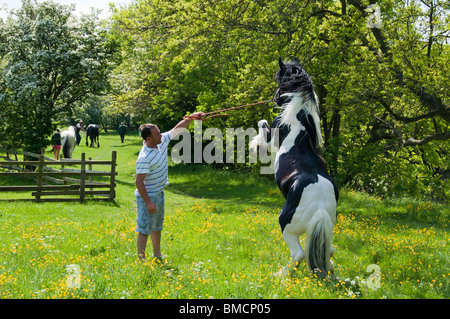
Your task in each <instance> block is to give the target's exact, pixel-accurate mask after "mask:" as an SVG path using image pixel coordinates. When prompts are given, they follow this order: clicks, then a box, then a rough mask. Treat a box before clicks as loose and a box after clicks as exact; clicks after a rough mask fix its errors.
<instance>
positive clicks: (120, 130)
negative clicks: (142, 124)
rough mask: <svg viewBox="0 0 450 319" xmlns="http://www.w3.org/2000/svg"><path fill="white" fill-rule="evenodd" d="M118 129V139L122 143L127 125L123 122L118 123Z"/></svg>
mask: <svg viewBox="0 0 450 319" xmlns="http://www.w3.org/2000/svg"><path fill="white" fill-rule="evenodd" d="M118 131H119V134H120V140H121V141H122V143H123V142H124V141H125V134H126V133H127V127H126V126H125V124H124V123H123V122H122V123H120V125H119V129H118Z"/></svg>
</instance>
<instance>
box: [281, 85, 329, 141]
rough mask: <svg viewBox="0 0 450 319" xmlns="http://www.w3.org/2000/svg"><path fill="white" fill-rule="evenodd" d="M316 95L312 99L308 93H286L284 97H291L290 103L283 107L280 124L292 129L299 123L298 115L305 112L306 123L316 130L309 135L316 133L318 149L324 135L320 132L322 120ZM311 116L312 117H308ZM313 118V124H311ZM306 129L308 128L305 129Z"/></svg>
mask: <svg viewBox="0 0 450 319" xmlns="http://www.w3.org/2000/svg"><path fill="white" fill-rule="evenodd" d="M313 94H314V98H310V97H309V96H308V95H309V94H308V93H306V94H305V93H304V92H300V93H297V92H296V93H285V94H283V95H282V97H289V99H288V102H286V103H284V104H283V105H282V109H283V110H282V111H281V114H280V124H281V125H286V126H288V127H290V126H291V125H292V124H294V123H296V122H297V121H298V119H297V114H299V113H300V111H302V110H303V112H304V113H305V118H306V121H308V124H310V125H311V126H312V127H314V128H315V132H309V131H307V133H308V134H312V133H315V136H314V137H315V141H316V145H314V146H315V147H316V148H320V146H321V145H322V143H323V139H322V134H321V131H320V118H319V104H318V103H317V102H316V101H317V97H316V96H315V93H314V92H313ZM308 115H310V116H308ZM310 118H312V120H313V123H310ZM305 129H306V128H305Z"/></svg>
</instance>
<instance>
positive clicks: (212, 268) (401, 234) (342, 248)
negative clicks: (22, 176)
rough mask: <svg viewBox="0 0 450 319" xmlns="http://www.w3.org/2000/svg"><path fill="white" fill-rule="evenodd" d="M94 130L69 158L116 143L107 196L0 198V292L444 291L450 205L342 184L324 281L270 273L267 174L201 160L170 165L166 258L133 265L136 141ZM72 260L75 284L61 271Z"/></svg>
mask: <svg viewBox="0 0 450 319" xmlns="http://www.w3.org/2000/svg"><path fill="white" fill-rule="evenodd" d="M100 139H101V141H100V142H101V148H100V149H92V148H87V147H84V146H81V147H78V148H76V149H75V152H74V157H75V158H79V157H80V153H81V152H86V155H87V157H93V159H109V158H110V156H111V151H112V150H117V151H118V168H117V170H118V173H119V175H118V176H117V200H116V201H115V203H96V202H87V203H85V204H79V203H76V204H73V203H70V204H69V203H39V204H36V203H28V202H0V205H1V208H0V298H280V299H282V298H336V299H338V298H350V299H352V298H449V297H450V291H449V276H450V272H449V269H448V265H449V249H448V235H447V234H448V227H449V225H448V221H449V214H450V209H449V205H444V204H437V203H433V202H425V201H419V200H415V199H399V200H382V199H379V198H375V197H372V196H369V195H367V194H365V193H361V192H355V191H352V190H348V189H344V190H341V199H340V201H339V205H338V221H337V225H336V227H335V232H334V246H335V248H336V253H335V256H334V258H333V261H334V264H335V273H334V277H333V278H332V280H322V279H319V278H317V277H316V275H314V274H311V273H310V272H309V271H308V270H307V268H306V266H305V264H304V263H303V264H302V265H301V266H299V268H298V272H297V273H296V274H294V275H293V276H290V277H286V278H278V277H275V276H272V273H275V272H277V271H278V270H279V269H280V268H281V267H282V266H284V265H285V264H286V263H288V261H289V250H288V248H287V246H286V244H285V243H284V241H283V239H282V236H281V232H280V229H279V225H278V213H279V210H280V207H281V206H282V205H283V202H284V201H283V198H282V196H281V195H280V193H279V191H278V190H277V187H276V185H275V183H274V182H273V181H271V180H270V179H267V178H262V177H259V176H248V175H245V174H235V173H233V172H228V171H223V170H222V171H218V170H214V169H212V168H211V167H208V166H202V165H174V164H172V165H171V167H170V169H169V179H170V185H169V186H168V187H167V188H166V219H165V228H164V230H163V237H162V250H163V254H164V255H165V257H166V259H165V260H164V261H163V262H156V261H155V260H148V261H147V262H146V263H139V262H138V260H137V253H136V233H135V219H136V207H135V198H134V189H135V186H134V177H135V175H134V174H135V166H134V163H135V160H136V157H137V153H138V152H139V150H140V147H141V145H142V144H141V141H140V140H139V138H138V137H137V135H136V134H131V135H128V136H127V138H126V142H125V144H121V143H120V138H119V136H118V135H117V134H115V133H110V134H102V135H101V138H100ZM8 182H9V181H8ZM22 195H23V194H22ZM22 195H21V196H22ZM11 196H15V194H11V193H8V194H2V193H0V198H10V197H11ZM302 242H304V238H302ZM149 246H150V245H149ZM72 264H75V265H77V266H79V269H80V271H81V273H80V287H74V286H73V285H70V281H68V278H69V273H68V271H67V265H72ZM371 264H376V265H378V266H379V269H380V272H381V279H380V288H378V289H371V288H369V287H367V285H366V284H365V282H366V281H368V280H369V275H370V274H369V273H367V272H366V269H367V267H368V266H369V265H371Z"/></svg>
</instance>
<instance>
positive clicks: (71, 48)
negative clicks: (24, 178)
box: [0, 0, 116, 152]
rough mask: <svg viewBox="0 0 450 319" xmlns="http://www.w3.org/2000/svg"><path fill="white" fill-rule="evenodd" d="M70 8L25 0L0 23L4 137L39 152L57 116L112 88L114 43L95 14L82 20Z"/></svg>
mask: <svg viewBox="0 0 450 319" xmlns="http://www.w3.org/2000/svg"><path fill="white" fill-rule="evenodd" d="M72 10H73V9H71V7H68V6H63V5H59V4H56V3H54V2H40V3H36V2H35V3H33V2H32V1H29V0H24V1H23V2H22V8H21V9H18V10H17V11H15V12H13V13H10V16H9V18H8V19H7V20H6V22H4V23H1V24H0V38H1V39H2V40H3V41H2V46H1V51H2V54H1V60H0V65H1V66H2V70H1V73H0V105H1V107H2V118H1V120H0V123H1V125H2V133H1V134H0V139H1V140H10V141H12V142H13V143H14V145H15V146H24V147H26V148H27V149H29V150H32V151H35V152H39V150H40V148H42V147H45V146H46V145H48V143H49V141H48V136H49V135H50V134H51V133H52V132H53V130H54V125H53V123H54V122H55V121H59V120H61V119H62V117H63V116H64V115H67V114H70V113H71V112H72V108H73V107H74V104H75V103H76V102H78V101H82V100H84V99H86V98H87V96H88V95H89V94H93V95H97V94H102V93H105V92H106V90H107V89H108V86H109V84H108V81H107V80H108V74H109V68H110V67H111V66H112V64H111V61H112V58H113V55H114V52H115V51H116V46H115V44H114V42H113V41H110V40H109V39H108V38H107V37H106V30H105V29H104V28H102V27H101V26H100V24H99V22H98V18H97V17H96V16H95V14H92V15H86V16H83V17H82V18H80V19H79V20H78V19H77V18H75V17H74V16H73V15H72Z"/></svg>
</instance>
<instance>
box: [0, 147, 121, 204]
mask: <svg viewBox="0 0 450 319" xmlns="http://www.w3.org/2000/svg"><path fill="white" fill-rule="evenodd" d="M24 155H26V156H27V158H30V157H36V158H37V160H31V161H29V160H27V161H18V160H7V161H0V169H4V170H5V171H1V172H0V178H1V177H2V176H15V177H21V176H23V177H27V178H33V179H34V180H35V181H36V182H35V184H34V185H18V186H0V192H31V196H33V197H34V198H26V199H0V200H7V201H15V200H32V201H36V202H43V201H46V202H69V201H71V202H74V201H78V202H85V201H86V200H103V201H114V199H115V196H116V193H115V187H116V175H117V172H116V165H117V163H116V161H117V152H116V151H113V152H112V158H111V160H110V161H98V160H91V159H88V160H86V155H85V153H82V154H81V160H76V159H61V161H56V160H54V159H52V158H48V157H45V156H44V155H37V154H33V153H26V152H24ZM93 165H104V166H108V167H109V170H108V171H97V170H93V169H92V167H93ZM55 166H56V168H55ZM77 166H79V168H74V167H77ZM27 168H31V169H27ZM93 177H101V179H102V181H93ZM108 177H109V181H108V182H105V181H104V180H105V179H107V178H108ZM61 196H63V197H61ZM67 196H71V197H67Z"/></svg>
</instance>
